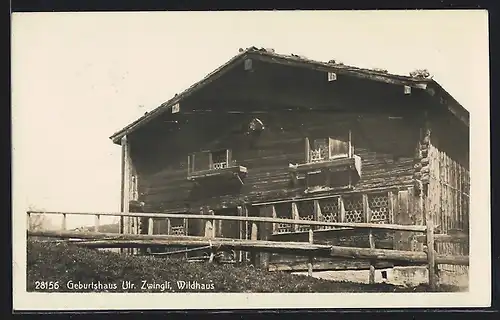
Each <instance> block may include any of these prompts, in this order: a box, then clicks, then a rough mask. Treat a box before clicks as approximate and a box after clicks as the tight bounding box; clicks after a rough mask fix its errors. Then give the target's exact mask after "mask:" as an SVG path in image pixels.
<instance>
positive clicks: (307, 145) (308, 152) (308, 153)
mask: <svg viewBox="0 0 500 320" xmlns="http://www.w3.org/2000/svg"><path fill="white" fill-rule="evenodd" d="M305 142H306V143H305V147H306V148H305V153H306V154H305V160H306V163H309V162H310V156H311V155H310V150H311V148H310V147H309V138H306V141H305Z"/></svg>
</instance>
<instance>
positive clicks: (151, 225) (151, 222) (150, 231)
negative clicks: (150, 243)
mask: <svg viewBox="0 0 500 320" xmlns="http://www.w3.org/2000/svg"><path fill="white" fill-rule="evenodd" d="M153 233H154V220H153V218H148V235H152V234H153Z"/></svg>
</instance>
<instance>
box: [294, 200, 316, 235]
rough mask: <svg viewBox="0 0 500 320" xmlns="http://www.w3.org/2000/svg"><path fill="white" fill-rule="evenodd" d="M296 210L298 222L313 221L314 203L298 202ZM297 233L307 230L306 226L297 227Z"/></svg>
mask: <svg viewBox="0 0 500 320" xmlns="http://www.w3.org/2000/svg"><path fill="white" fill-rule="evenodd" d="M297 210H298V211H299V217H300V220H309V221H313V220H314V201H299V202H297ZM297 228H298V231H307V230H309V226H308V225H298V226H297Z"/></svg>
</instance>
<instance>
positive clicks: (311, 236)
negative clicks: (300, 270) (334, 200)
mask: <svg viewBox="0 0 500 320" xmlns="http://www.w3.org/2000/svg"><path fill="white" fill-rule="evenodd" d="M309 244H314V231H313V227H312V226H310V227H309ZM313 263H314V256H313V255H310V256H309V262H308V264H307V274H308V275H309V276H310V277H312V275H313Z"/></svg>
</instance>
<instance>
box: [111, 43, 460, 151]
mask: <svg viewBox="0 0 500 320" xmlns="http://www.w3.org/2000/svg"><path fill="white" fill-rule="evenodd" d="M248 58H251V59H254V60H258V61H264V62H268V63H275V64H281V65H288V66H298V67H307V68H310V69H315V70H320V71H325V72H335V73H337V74H339V75H348V76H352V77H357V78H361V79H368V80H372V81H379V82H384V83H389V84H397V85H406V86H410V87H413V88H419V89H423V90H425V91H426V92H427V93H429V94H430V95H431V96H433V97H435V98H436V99H438V101H439V102H440V103H441V104H444V105H446V106H447V109H448V111H449V112H451V113H452V114H453V115H454V116H456V117H457V118H458V119H459V120H460V121H462V122H463V123H464V124H465V125H466V126H469V113H468V111H467V110H466V109H464V108H463V106H462V105H460V103H458V102H457V101H456V100H455V99H454V98H453V97H452V96H451V95H450V94H449V93H448V92H446V90H444V89H443V87H442V86H441V85H439V84H438V83H437V82H436V81H434V80H433V79H432V78H430V77H426V76H421V75H420V74H417V75H416V76H415V75H413V76H402V75H396V74H390V73H388V72H387V71H386V70H382V69H363V68H358V67H354V66H348V65H344V64H343V63H339V62H337V61H335V60H330V61H328V62H322V61H316V60H311V59H308V58H306V57H303V56H299V55H295V54H290V55H285V54H278V53H275V52H274V50H273V49H265V48H261V49H259V48H256V47H250V48H247V49H245V50H243V49H240V50H239V53H238V54H237V55H236V56H234V57H233V58H231V59H230V60H229V61H228V62H226V63H225V64H223V65H222V66H220V67H219V68H217V69H215V70H214V71H212V72H211V73H209V74H208V75H207V76H205V77H204V78H203V79H201V80H200V81H198V82H196V83H195V84H193V85H192V86H190V87H189V88H187V89H186V90H184V91H183V92H182V93H180V94H176V95H175V96H174V97H173V98H171V99H170V100H168V101H166V102H164V103H162V104H161V105H160V106H158V107H157V108H156V109H154V110H152V111H151V112H149V113H146V114H145V115H143V116H142V117H140V118H139V119H137V120H136V121H134V122H132V123H130V124H129V125H127V126H126V127H124V128H123V129H121V130H120V131H118V132H116V133H114V134H113V135H112V136H111V137H110V139H111V140H112V141H113V142H114V143H117V144H119V143H120V139H121V138H122V137H123V136H124V135H127V134H129V133H131V132H133V131H135V130H136V129H138V128H139V127H141V126H143V125H145V124H146V123H148V122H149V121H151V120H153V119H154V118H156V117H157V116H159V115H160V114H162V113H163V112H165V111H167V110H169V109H170V108H171V107H172V106H174V105H175V104H177V103H179V102H180V101H181V100H183V99H184V98H186V97H188V96H190V95H191V94H193V93H194V92H196V91H198V90H199V89H201V88H202V87H204V86H206V85H207V84H209V83H210V82H212V81H213V80H215V79H217V78H219V77H220V76H222V75H223V74H225V73H226V72H228V71H229V70H231V69H232V68H233V67H234V66H236V65H238V64H239V63H241V62H243V61H244V60H245V59H248Z"/></svg>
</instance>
